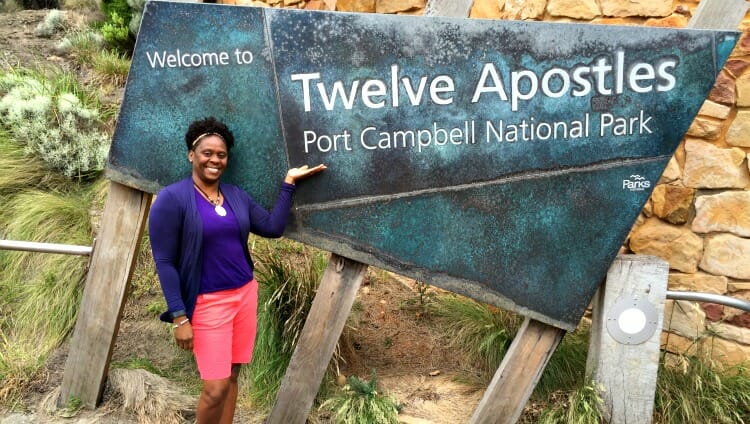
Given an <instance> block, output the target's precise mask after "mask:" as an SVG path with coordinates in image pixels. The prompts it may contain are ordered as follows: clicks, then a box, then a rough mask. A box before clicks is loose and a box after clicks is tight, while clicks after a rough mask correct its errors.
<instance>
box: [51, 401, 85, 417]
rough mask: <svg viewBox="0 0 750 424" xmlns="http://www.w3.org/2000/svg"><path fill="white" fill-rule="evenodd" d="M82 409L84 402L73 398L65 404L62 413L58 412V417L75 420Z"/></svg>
mask: <svg viewBox="0 0 750 424" xmlns="http://www.w3.org/2000/svg"><path fill="white" fill-rule="evenodd" d="M82 408H83V402H82V401H81V398H79V397H77V396H71V397H70V399H68V401H67V402H65V406H64V407H63V408H62V409H60V411H58V413H57V415H59V416H61V417H63V418H73V417H75V416H76V415H78V413H79V412H80V411H81V409H82Z"/></svg>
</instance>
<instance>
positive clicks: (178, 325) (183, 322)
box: [172, 318, 190, 328]
mask: <svg viewBox="0 0 750 424" xmlns="http://www.w3.org/2000/svg"><path fill="white" fill-rule="evenodd" d="M188 322H190V319H189V318H185V319H183V320H182V321H180V322H179V323H178V324H172V328H177V327H181V326H183V325H185V324H187V323H188Z"/></svg>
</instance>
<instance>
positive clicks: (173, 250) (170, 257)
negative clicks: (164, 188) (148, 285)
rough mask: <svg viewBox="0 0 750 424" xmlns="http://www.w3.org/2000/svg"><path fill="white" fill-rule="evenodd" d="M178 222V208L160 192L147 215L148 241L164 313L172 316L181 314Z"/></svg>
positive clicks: (182, 307)
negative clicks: (157, 277)
mask: <svg viewBox="0 0 750 424" xmlns="http://www.w3.org/2000/svg"><path fill="white" fill-rule="evenodd" d="M182 220H183V218H182V212H181V210H180V207H179V204H178V203H177V202H176V200H175V199H174V198H173V196H172V195H171V193H169V192H164V193H163V194H160V195H158V196H157V197H156V200H155V201H154V203H153V205H152V206H151V212H150V213H149V223H148V231H149V239H150V241H151V250H152V252H153V255H154V262H155V263H156V272H157V274H158V275H159V283H160V284H161V289H162V292H163V293H164V299H165V300H166V302H167V308H168V309H167V310H168V311H169V313H170V314H175V316H176V314H179V312H180V311H183V314H184V311H185V304H184V302H183V301H182V295H181V291H180V273H179V258H180V240H181V239H182ZM170 318H173V316H170Z"/></svg>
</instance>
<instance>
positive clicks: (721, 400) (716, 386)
mask: <svg viewBox="0 0 750 424" xmlns="http://www.w3.org/2000/svg"><path fill="white" fill-rule="evenodd" d="M664 359H665V358H662V367H660V369H659V378H658V380H657V389H656V405H655V409H656V414H655V416H656V420H655V422H658V423H746V422H750V370H748V368H747V367H746V366H733V367H727V368H726V369H722V368H723V367H722V366H721V365H720V364H716V363H713V362H712V361H710V360H708V359H705V358H704V357H700V356H680V357H678V359H679V361H681V362H682V367H676V366H663V364H664Z"/></svg>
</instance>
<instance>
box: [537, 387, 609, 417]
mask: <svg viewBox="0 0 750 424" xmlns="http://www.w3.org/2000/svg"><path fill="white" fill-rule="evenodd" d="M599 390H600V389H599V388H597V387H596V383H594V382H593V381H588V382H585V383H583V384H581V385H579V386H578V387H575V388H573V389H571V390H567V391H562V394H561V395H562V399H561V401H559V402H555V403H553V404H552V405H551V406H550V407H548V408H546V409H544V410H543V411H542V413H541V415H540V417H539V418H538V421H537V422H538V423H539V424H600V423H601V422H603V418H602V413H601V409H600V408H601V406H602V399H601V397H600V396H599Z"/></svg>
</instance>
